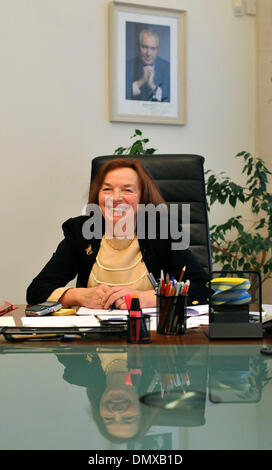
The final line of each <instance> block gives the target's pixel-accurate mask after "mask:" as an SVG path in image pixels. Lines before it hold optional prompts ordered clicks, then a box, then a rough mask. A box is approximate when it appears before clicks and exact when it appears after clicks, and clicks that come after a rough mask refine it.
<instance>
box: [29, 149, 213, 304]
mask: <svg viewBox="0 0 272 470" xmlns="http://www.w3.org/2000/svg"><path fill="white" fill-rule="evenodd" d="M88 203H89V204H90V205H91V207H94V205H97V206H95V207H97V208H98V214H97V213H96V219H93V218H90V217H89V216H79V217H75V218H71V219H69V220H67V221H66V222H65V223H64V224H63V232H64V237H65V238H64V240H63V241H62V242H61V243H60V244H59V246H58V247H57V250H56V252H55V253H54V254H53V256H52V258H51V259H50V260H49V262H48V263H47V264H46V266H45V267H44V268H43V269H42V271H41V272H40V273H39V274H38V276H37V277H35V279H33V281H32V283H31V284H30V286H29V287H28V289H27V302H28V303H29V304H36V303H39V302H43V301H45V300H54V301H60V302H61V303H62V305H63V306H71V305H79V306H84V307H88V308H98V309H101V308H105V309H107V308H109V307H110V306H111V305H113V304H114V305H115V308H118V309H126V308H127V307H126V303H125V295H126V294H137V295H138V296H139V299H140V303H141V307H142V308H144V307H153V306H155V305H156V296H155V291H154V289H153V287H152V285H151V283H150V281H149V278H148V273H150V272H151V273H152V274H153V276H154V277H155V279H159V278H160V273H161V270H163V271H164V273H165V274H166V273H169V275H170V276H173V277H174V278H175V279H178V277H179V274H180V271H181V269H182V268H183V266H186V279H190V281H191V285H190V291H189V298H188V303H189V304H190V303H191V302H192V301H193V300H197V301H198V302H199V303H204V304H206V303H207V289H206V287H205V285H206V278H207V275H206V273H205V272H204V270H203V268H202V267H201V266H200V265H199V264H198V262H197V261H196V259H195V258H194V256H193V255H192V253H191V251H190V250H188V249H187V250H173V249H172V246H171V244H172V241H173V240H172V239H171V236H170V235H169V236H168V238H167V239H165V238H161V237H160V233H159V232H158V229H157V228H156V230H157V233H156V234H155V236H156V238H155V239H154V237H153V238H152V239H149V237H148V235H149V233H150V232H149V230H148V228H149V227H148V226H147V227H146V230H145V233H146V236H144V237H140V236H139V238H138V237H137V232H138V230H137V228H139V227H137V211H138V209H139V207H143V206H141V205H147V204H150V203H151V204H153V205H154V206H155V207H157V206H158V205H159V204H165V202H164V200H163V198H162V196H161V195H160V193H159V190H158V189H157V186H156V184H155V182H154V180H153V179H152V177H151V175H150V174H149V172H148V171H147V170H146V169H145V168H144V166H143V165H142V164H141V163H140V162H139V161H138V160H135V159H130V158H127V157H126V158H124V157H123V158H116V159H112V160H110V161H109V162H107V163H106V164H104V165H103V166H102V167H101V168H100V170H99V172H98V174H97V176H96V178H95V179H94V181H93V183H92V184H91V187H90V192H89V201H88ZM165 208H166V206H165ZM95 212H96V211H95ZM101 214H102V216H101ZM124 214H125V216H124ZM99 215H100V218H99ZM124 218H125V220H126V223H125V224H124V223H123V221H124ZM146 218H147V216H146ZM92 220H94V224H96V225H97V224H98V225H102V226H101V230H100V227H97V226H96V227H95V229H96V230H95V232H96V233H95V237H93V238H92V237H91V236H92V235H93V234H91V233H90V232H91V230H90V221H92ZM167 220H168V218H167ZM101 221H102V224H101V223H100V222H101ZM149 225H150V224H149ZM141 228H142V227H141ZM124 229H125V232H124ZM99 232H100V233H99ZM124 233H125V237H124ZM112 235H113V236H112ZM76 276H77V287H75V288H73V287H68V286H66V284H67V283H68V282H69V281H71V280H72V279H74V278H75V277H76ZM65 286H66V287H65Z"/></svg>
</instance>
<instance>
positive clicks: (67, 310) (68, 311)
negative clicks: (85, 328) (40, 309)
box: [52, 308, 77, 316]
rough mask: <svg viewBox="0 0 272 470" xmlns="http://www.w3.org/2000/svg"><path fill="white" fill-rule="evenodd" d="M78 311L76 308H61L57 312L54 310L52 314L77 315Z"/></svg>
mask: <svg viewBox="0 0 272 470" xmlns="http://www.w3.org/2000/svg"><path fill="white" fill-rule="evenodd" d="M76 312H77V309H76V308H60V309H59V310H57V311H56V312H53V313H52V315H53V316H57V315H75V314H76Z"/></svg>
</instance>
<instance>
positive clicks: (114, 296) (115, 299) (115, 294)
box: [104, 286, 156, 310]
mask: <svg viewBox="0 0 272 470" xmlns="http://www.w3.org/2000/svg"><path fill="white" fill-rule="evenodd" d="M125 295H135V296H137V297H139V300H140V305H141V308H147V307H154V306H155V305H156V296H155V291H154V290H147V291H139V290H133V289H130V288H129V287H126V286H124V287H115V288H114V289H113V291H112V293H111V295H110V296H109V297H108V299H107V301H106V303H105V305H104V308H106V309H107V308H109V307H110V305H112V304H114V305H115V307H116V308H117V309H121V310H126V309H127V304H126V301H125Z"/></svg>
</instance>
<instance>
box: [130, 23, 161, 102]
mask: <svg viewBox="0 0 272 470" xmlns="http://www.w3.org/2000/svg"><path fill="white" fill-rule="evenodd" d="M138 43H139V46H138V47H139V54H138V55H137V56H136V57H135V58H130V59H128V60H127V62H126V99H127V100H141V101H159V102H162V101H164V102H169V101H170V64H169V62H168V61H166V60H165V59H162V58H161V57H159V55H158V54H159V44H160V37H159V34H158V33H157V32H156V31H155V30H153V29H149V28H145V29H142V30H141V32H140V34H139V39H138Z"/></svg>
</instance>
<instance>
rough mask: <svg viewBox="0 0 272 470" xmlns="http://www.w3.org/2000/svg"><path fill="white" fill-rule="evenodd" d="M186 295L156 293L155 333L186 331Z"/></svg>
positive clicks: (166, 333)
mask: <svg viewBox="0 0 272 470" xmlns="http://www.w3.org/2000/svg"><path fill="white" fill-rule="evenodd" d="M186 316H187V295H181V296H177V297H175V296H173V297H172V296H169V297H168V296H165V295H157V333H160V334H162V335H183V334H185V333H186Z"/></svg>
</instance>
